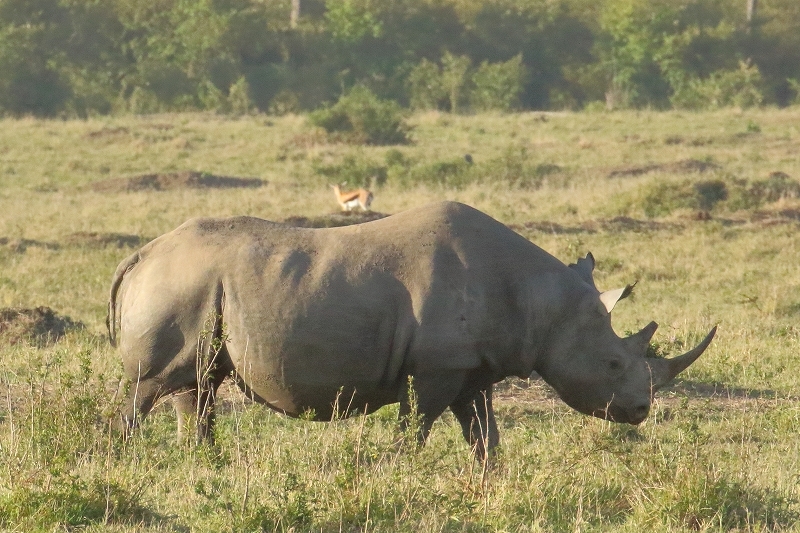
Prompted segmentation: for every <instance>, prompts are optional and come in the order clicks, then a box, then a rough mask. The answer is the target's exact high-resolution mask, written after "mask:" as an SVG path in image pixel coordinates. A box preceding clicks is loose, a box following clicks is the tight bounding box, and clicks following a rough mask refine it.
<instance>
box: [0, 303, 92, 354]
mask: <svg viewBox="0 0 800 533" xmlns="http://www.w3.org/2000/svg"><path fill="white" fill-rule="evenodd" d="M80 328H83V324H82V323H80V322H75V321H73V320H72V319H71V318H70V317H68V316H59V315H58V314H57V313H56V312H55V311H53V310H52V309H50V308H49V307H44V306H42V307H37V308H35V309H27V308H22V307H6V308H3V309H0V342H3V343H5V344H19V343H22V342H27V343H29V344H33V345H35V346H46V345H49V344H53V343H55V342H56V341H58V340H59V339H60V338H61V337H63V336H64V334H66V332H67V331H69V330H71V329H80Z"/></svg>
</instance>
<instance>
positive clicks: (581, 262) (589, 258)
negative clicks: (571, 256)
mask: <svg viewBox="0 0 800 533" xmlns="http://www.w3.org/2000/svg"><path fill="white" fill-rule="evenodd" d="M569 267H570V268H571V269H572V270H574V271H575V272H577V273H578V275H579V276H580V277H581V279H582V280H583V281H585V282H586V283H588V284H589V285H591V286H592V287H594V278H592V270H594V256H593V255H592V252H589V253H588V254H586V257H584V258H582V259H578V262H577V263H573V264H571V265H569Z"/></svg>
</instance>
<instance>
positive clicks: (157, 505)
mask: <svg viewBox="0 0 800 533" xmlns="http://www.w3.org/2000/svg"><path fill="white" fill-rule="evenodd" d="M409 123H410V124H411V125H412V126H413V129H412V130H411V133H410V137H411V138H412V140H413V142H412V143H410V144H405V145H401V146H394V147H392V146H388V147H375V146H362V147H359V146H353V145H349V144H338V143H331V142H329V141H327V140H326V137H325V135H323V134H321V133H320V132H319V131H318V130H315V129H314V128H312V127H311V126H309V125H308V124H307V123H306V121H305V120H304V119H303V117H296V116H287V117H282V118H274V117H265V116H255V117H253V116H250V117H243V118H240V119H226V118H222V117H219V116H215V115H207V114H202V115H201V114H187V115H158V116H152V117H113V118H103V119H89V120H86V121H68V122H64V121H46V120H34V119H21V120H3V121H0V213H2V214H0V307H37V306H42V305H45V306H49V307H51V308H53V309H54V310H56V311H57V312H58V313H59V314H62V315H69V316H70V317H71V318H72V319H73V320H75V321H80V322H82V323H83V324H84V325H85V326H86V328H85V329H83V330H76V331H73V332H70V333H68V334H67V336H66V337H65V338H63V339H62V340H61V341H59V342H58V343H56V344H55V345H51V346H44V347H35V346H28V345H8V344H7V343H6V344H4V345H3V346H0V393H1V394H0V530H12V531H52V530H56V529H58V530H62V529H75V528H82V529H86V530H89V531H120V532H122V531H124V532H127V531H195V530H196V531H210V530H211V531H295V532H297V531H320V530H322V531H357V530H358V531H420V530H422V531H470V532H471V531H514V532H516V531H519V532H525V531H548V532H549V531H584V532H587V531H604V532H605V531H615V532H616V531H619V532H628V531H630V532H634V531H636V532H640V531H665V532H666V531H742V532H744V531H748V532H749V531H799V530H800V528H798V526H796V525H795V524H796V523H797V522H798V521H800V488H798V487H800V478H799V477H798V475H799V474H798V473H800V445H798V439H797V428H798V427H800V400H799V399H798V397H797V396H798V379H797V376H798V374H799V373H800V362H798V357H797V354H798V348H800V342H799V341H800V327H798V320H799V319H800V270H798V268H797V265H798V263H800V245H799V244H798V241H797V234H798V224H800V223H799V222H798V219H800V216H798V213H800V200H798V199H797V198H796V197H795V194H794V193H793V192H792V191H793V190H794V189H793V187H794V186H793V185H792V183H793V182H796V181H799V180H800V157H799V156H798V142H799V141H800V130H799V129H798V128H799V126H798V124H800V109H798V108H792V109H783V110H774V109H765V110H760V111H747V112H738V111H734V110H727V111H719V112H713V113H697V114H694V113H675V112H672V113H656V112H621V113H611V114H608V113H595V114H593V113H546V114H543V113H523V114H514V115H493V114H487V115H477V116H471V117H466V116H451V115H447V114H440V113H426V114H418V115H414V116H412V117H410V119H409ZM754 125H756V126H757V127H755V126H754ZM465 154H471V156H472V158H473V161H474V163H473V164H472V165H465V164H463V163H462V162H463V161H464V158H463V156H464V155H465ZM687 161H695V162H705V163H708V165H707V166H706V167H704V168H702V169H701V170H698V169H697V168H699V167H697V168H695V167H696V163H693V164H689V166H687V163H686V162H687ZM455 162H458V163H457V164H456V163H455ZM448 165H450V166H448ZM691 165H695V167H692V166H691ZM381 168H383V169H385V181H384V182H383V183H382V184H381V185H379V186H378V187H377V188H376V189H375V190H374V193H375V201H374V203H373V209H375V210H376V211H380V212H384V213H394V212H397V211H400V210H403V209H406V208H408V207H411V206H413V205H417V204H419V203H424V202H428V201H434V200H438V199H453V200H460V201H463V202H466V203H469V204H471V205H474V206H475V207H477V208H479V209H482V210H484V211H486V212H488V213H489V214H491V215H492V216H494V217H495V218H498V219H499V220H501V221H503V222H505V223H507V224H509V225H511V226H512V227H513V228H514V229H515V230H517V231H518V232H520V233H521V234H523V235H524V236H525V237H527V238H529V239H530V240H532V241H533V242H535V243H537V244H538V245H540V246H541V247H543V248H544V249H545V250H547V251H548V252H550V253H552V254H553V255H555V256H556V257H558V258H559V259H561V260H562V261H564V262H572V261H574V260H575V259H576V258H578V257H580V256H583V255H585V254H586V252H587V251H591V252H592V253H593V254H594V256H595V257H596V258H597V260H598V263H597V269H596V272H595V279H596V280H597V283H598V286H600V287H601V288H613V287H618V286H622V285H624V284H625V283H630V282H632V281H637V280H638V282H639V284H638V286H637V289H636V291H635V293H634V296H633V297H632V298H631V299H629V300H626V301H625V302H622V303H621V304H620V305H619V306H618V308H617V309H616V310H615V311H614V325H615V328H616V329H617V331H618V332H619V333H620V334H622V333H624V332H626V331H636V330H638V329H639V328H641V327H642V326H643V325H645V324H646V323H647V322H649V321H650V320H655V321H657V322H659V324H660V325H661V327H660V329H659V331H658V332H657V333H656V336H655V339H654V340H655V342H657V343H658V346H659V348H660V349H662V350H664V351H666V352H667V353H674V352H677V351H679V350H681V349H683V348H685V347H686V346H688V345H690V344H692V343H693V342H697V341H698V340H699V339H700V338H701V337H702V335H704V334H705V332H706V331H708V329H710V328H711V327H712V326H713V325H716V324H719V326H720V329H719V333H718V335H717V338H716V339H715V341H714V343H713V344H712V347H711V348H710V349H709V350H708V352H707V353H706V354H704V355H703V357H702V358H701V359H700V360H699V361H698V362H697V363H696V364H695V365H693V366H692V367H691V368H690V369H689V370H688V371H687V372H686V373H685V374H683V375H682V376H681V379H680V380H679V381H678V382H677V383H675V384H674V385H673V386H671V387H669V388H668V389H667V390H665V391H664V392H663V393H661V394H660V395H659V399H658V401H657V403H656V405H655V406H654V409H653V412H652V415H651V417H650V418H649V419H648V420H647V421H646V422H645V423H644V424H643V425H641V426H639V427H637V428H632V427H628V426H617V425H614V424H610V423H607V422H603V421H600V420H596V419H591V418H587V417H584V416H582V415H579V414H577V413H575V412H573V411H571V410H570V409H569V408H568V407H566V406H565V405H564V404H563V403H561V402H560V401H559V400H558V399H556V398H554V397H553V394H552V392H550V390H549V389H548V388H547V387H546V386H545V385H543V384H542V383H541V382H533V383H530V384H525V383H516V382H515V383H508V384H504V385H503V386H502V387H501V389H502V390H501V391H500V393H499V398H498V399H497V401H496V409H497V414H498V424H499V426H500V430H501V439H502V443H501V445H502V447H501V451H500V453H499V455H498V457H497V458H496V461H495V464H494V465H493V468H492V469H490V470H489V471H487V472H484V471H483V470H482V468H481V465H479V464H476V463H474V462H473V461H472V459H471V458H470V456H469V452H468V448H467V445H466V444H465V443H464V442H463V440H462V438H461V435H460V428H459V427H458V424H457V423H456V422H455V420H454V419H453V418H452V417H451V416H445V417H443V418H442V420H441V421H439V422H437V424H435V425H434V430H433V433H432V435H431V439H430V441H429V445H428V446H427V447H425V448H424V449H422V450H419V451H413V450H409V449H407V447H406V448H404V447H401V448H400V449H398V448H397V447H396V446H395V445H394V442H395V440H396V437H397V435H396V433H395V431H396V430H395V424H394V419H395V416H396V412H397V409H396V407H391V406H390V407H387V408H384V409H383V410H381V411H379V412H378V413H376V414H375V415H372V416H370V417H366V418H356V419H352V420H346V421H335V422H333V423H328V424H322V423H311V422H303V421H297V420H291V419H287V418H284V417H282V416H280V415H278V414H275V413H273V412H271V411H269V410H268V409H265V408H263V407H260V406H256V405H249V404H248V402H246V401H245V400H244V399H243V398H242V396H241V394H240V393H238V391H236V390H234V389H233V388H231V387H227V386H226V387H225V388H224V391H223V397H224V399H225V401H224V402H223V406H222V414H221V416H220V419H219V431H218V443H217V446H216V447H215V448H213V449H211V448H208V447H204V446H201V447H193V446H189V445H187V444H185V443H178V442H176V439H175V417H174V414H173V412H172V410H171V408H169V406H168V405H165V406H163V407H160V408H158V409H156V411H155V412H154V413H153V414H152V416H151V417H149V418H148V419H147V420H146V421H145V423H144V425H143V427H142V429H141V431H140V432H139V433H138V434H137V436H136V438H134V439H131V440H129V441H127V442H121V441H119V440H117V439H116V438H113V437H112V436H111V435H110V434H109V432H108V428H107V426H106V425H105V424H104V423H103V420H104V419H105V417H106V416H107V415H108V414H109V413H111V412H113V410H114V408H115V402H116V401H117V400H116V399H115V398H114V396H113V395H114V391H115V390H116V387H117V382H118V379H119V376H120V373H121V365H120V363H119V358H118V355H117V354H116V353H115V351H114V350H113V349H112V348H111V347H110V346H109V345H108V343H107V341H106V339H105V337H104V319H105V309H106V301H107V292H108V288H109V283H110V279H111V275H112V273H113V271H114V269H115V268H116V265H117V263H118V262H119V261H120V260H121V259H122V258H124V257H125V256H127V255H128V254H130V253H132V252H133V251H134V249H135V248H133V247H131V246H128V245H126V244H124V242H123V244H121V245H120V246H117V244H115V242H116V241H113V240H111V242H110V243H105V244H104V242H103V241H102V240H96V241H93V240H91V239H85V238H82V237H81V235H85V234H90V233H99V234H110V233H118V234H122V235H127V236H135V237H140V238H142V239H145V240H146V239H150V238H153V237H156V236H158V235H160V234H162V233H164V232H166V231H169V230H171V229H173V228H174V227H175V226H177V225H178V224H180V223H182V222H183V221H184V220H186V219H187V218H190V217H193V216H200V215H214V216H223V215H232V214H251V215H256V216H261V217H264V218H269V219H273V220H284V219H286V218H288V217H290V216H304V217H308V218H315V217H321V216H324V215H327V214H330V213H333V212H335V211H337V209H338V208H337V205H336V203H335V201H334V198H333V194H332V193H331V191H330V188H329V187H328V182H329V181H332V180H333V179H335V180H336V181H344V180H345V179H347V176H346V174H347V172H348V171H349V170H348V169H353V171H354V172H355V173H356V174H357V173H358V172H362V171H363V172H362V173H363V174H364V175H358V179H360V180H362V182H363V181H364V180H365V179H366V178H367V176H366V174H367V173H372V172H373V171H376V169H377V170H380V169H381ZM364 169H367V170H369V172H367V170H364ZM442 169H444V170H442ZM453 169H455V170H453ZM183 170H196V171H201V172H208V173H213V174H216V175H222V176H234V177H246V178H253V177H257V178H261V179H262V180H265V182H266V185H265V186H263V187H261V188H256V189H209V190H200V189H180V190H169V191H160V192H156V191H140V192H115V193H99V192H94V191H92V189H91V183H93V182H95V181H98V180H104V179H110V178H117V177H131V176H136V175H140V174H147V173H166V172H175V171H183ZM450 170H453V172H451V173H449V174H448V172H450ZM437 172H440V174H437ZM441 172H444V174H445V177H446V179H440V177H439V176H441V175H442V174H441ZM777 172H780V173H783V174H785V175H786V176H787V177H788V178H775V176H778V175H777V174H775V173H777ZM381 176H382V177H381V180H383V177H384V176H383V175H381ZM776 179H777V181H776ZM787 180H788V181H787ZM778 182H780V183H778ZM355 183H356V180H355V178H354V180H353V181H352V184H355ZM708 183H716V184H719V183H722V184H724V186H725V188H726V191H727V193H728V196H727V198H724V199H721V198H718V199H717V201H715V202H711V205H708V204H702V201H703V198H705V197H704V196H703V194H712V195H713V194H716V193H714V191H715V190H716V191H719V186H718V185H715V186H713V187H711V191H712V192H711V193H708V190H709V189H708V186H705V185H703V184H708ZM759 184H761V185H759ZM787 184H788V185H787ZM703 187H706V188H705V189H704V188H703ZM714 187H717V189H714ZM737 187H738V189H737ZM759 187H761V188H759ZM770 187H771V188H770ZM781 187H783V189H781ZM777 189H780V190H779V191H778V193H774V191H775V190H777ZM698 191H699V192H698ZM703 191H705V192H703ZM765 191H766V192H765ZM781 191H783V192H781ZM698 194H699V195H700V196H697V195H698ZM737 194H738V195H739V196H736V195H737ZM748 194H749V195H751V196H747V195H748ZM693 195H694V196H693ZM753 195H755V196H753ZM742 198H744V200H742ZM748 199H749V200H748ZM745 200H747V201H745ZM750 200H752V201H750ZM700 210H707V211H708V214H709V215H710V220H705V219H703V220H698V218H701V219H702V218H708V216H703V217H700V216H698V211H700ZM520 387H522V388H520Z"/></svg>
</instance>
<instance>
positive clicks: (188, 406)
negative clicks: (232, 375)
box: [172, 377, 224, 445]
mask: <svg viewBox="0 0 800 533" xmlns="http://www.w3.org/2000/svg"><path fill="white" fill-rule="evenodd" d="M223 378H224V377H223ZM222 381H223V380H222V379H220V378H218V377H215V379H214V380H212V381H210V382H209V383H208V384H207V385H206V386H205V387H203V388H202V390H200V392H199V393H198V388H197V387H194V388H191V389H187V390H184V391H181V392H179V393H177V394H176V395H175V396H174V397H173V399H172V404H173V405H174V406H175V412H176V414H177V415H178V442H179V443H180V442H183V441H184V440H185V439H186V438H187V437H189V436H190V435H189V430H190V429H191V428H192V426H194V430H193V431H192V432H193V433H194V434H195V441H196V443H197V444H200V443H201V442H205V443H208V444H210V445H213V444H214V421H215V419H216V415H215V412H214V406H215V403H216V398H217V390H218V389H219V386H220V385H221V384H222Z"/></svg>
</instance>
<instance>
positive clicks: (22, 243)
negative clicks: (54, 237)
mask: <svg viewBox="0 0 800 533" xmlns="http://www.w3.org/2000/svg"><path fill="white" fill-rule="evenodd" d="M0 246H5V247H6V248H8V249H9V250H11V251H12V252H17V253H24V252H25V250H27V249H28V248H31V247H35V248H44V249H46V250H58V248H59V246H58V245H57V244H55V243H52V242H44V241H36V240H32V239H9V238H8V237H0Z"/></svg>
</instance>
